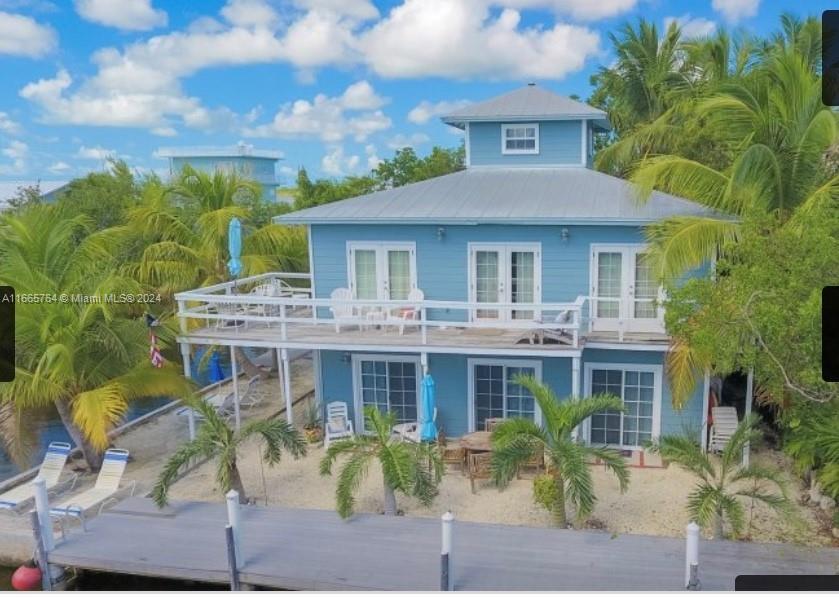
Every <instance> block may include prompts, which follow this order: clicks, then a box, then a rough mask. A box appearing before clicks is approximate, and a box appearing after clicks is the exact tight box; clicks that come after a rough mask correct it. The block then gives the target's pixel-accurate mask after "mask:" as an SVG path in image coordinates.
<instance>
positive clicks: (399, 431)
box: [391, 407, 437, 443]
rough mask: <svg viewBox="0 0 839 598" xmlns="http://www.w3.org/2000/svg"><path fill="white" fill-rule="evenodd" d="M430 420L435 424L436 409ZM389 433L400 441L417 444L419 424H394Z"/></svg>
mask: <svg viewBox="0 0 839 598" xmlns="http://www.w3.org/2000/svg"><path fill="white" fill-rule="evenodd" d="M431 419H432V420H433V421H434V423H435V424H436V423H437V407H435V408H434V413H433V414H432V416H431ZM391 432H393V434H394V435H395V436H398V437H399V438H400V439H401V440H407V441H408V442H417V443H418V442H419V441H420V436H419V422H407V423H404V424H396V425H395V426H393V428H392V430H391Z"/></svg>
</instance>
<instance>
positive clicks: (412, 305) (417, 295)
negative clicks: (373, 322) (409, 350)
mask: <svg viewBox="0 0 839 598" xmlns="http://www.w3.org/2000/svg"><path fill="white" fill-rule="evenodd" d="M424 300H425V293H423V292H422V291H421V290H420V289H411V291H410V292H409V293H408V298H407V300H406V302H405V303H406V304H405V305H404V306H400V307H396V308H394V309H393V310H391V312H390V314H388V320H389V322H388V323H389V324H395V325H398V326H399V334H400V336H401V335H403V334H405V326H406V325H410V323H411V322H416V321H418V320H419V319H420V315H421V314H422V307H421V305H420V304H421V303H422V302H423V301H424Z"/></svg>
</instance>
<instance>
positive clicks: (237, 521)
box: [224, 490, 242, 567]
mask: <svg viewBox="0 0 839 598" xmlns="http://www.w3.org/2000/svg"><path fill="white" fill-rule="evenodd" d="M224 498H226V499H227V523H229V524H230V527H231V528H233V546H234V548H235V549H236V566H237V567H241V566H242V535H241V534H242V521H241V517H240V515H239V493H238V492H236V491H235V490H231V491H230V492H228V493H227V494H225V495H224Z"/></svg>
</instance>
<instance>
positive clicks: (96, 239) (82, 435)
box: [0, 206, 191, 469]
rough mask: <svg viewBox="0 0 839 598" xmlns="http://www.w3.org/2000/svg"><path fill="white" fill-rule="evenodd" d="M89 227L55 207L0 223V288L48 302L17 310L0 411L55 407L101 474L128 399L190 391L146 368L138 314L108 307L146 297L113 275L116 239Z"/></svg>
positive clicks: (126, 307)
mask: <svg viewBox="0 0 839 598" xmlns="http://www.w3.org/2000/svg"><path fill="white" fill-rule="evenodd" d="M92 227H93V223H92V221H91V220H90V219H88V218H87V217H84V216H76V217H73V218H68V217H67V216H66V214H63V213H62V212H61V211H60V210H58V209H57V208H56V207H55V206H35V207H32V208H30V209H27V210H24V211H21V212H18V213H16V214H6V215H4V216H3V217H2V218H0V285H11V286H14V287H15V291H16V293H17V294H18V295H19V296H21V298H23V297H25V296H30V297H38V296H40V297H43V298H44V299H43V301H41V302H37V303H32V302H24V301H22V300H21V301H18V303H17V305H16V311H15V348H16V355H15V379H14V381H12V382H5V383H0V403H3V404H6V405H11V406H12V407H13V409H14V411H16V412H18V413H20V412H24V413H25V412H27V411H30V410H33V409H39V408H44V407H47V406H50V405H54V406H55V408H56V410H57V411H58V415H59V416H60V418H61V421H62V423H63V424H64V427H65V428H66V429H67V432H68V433H69V435H70V437H71V438H72V440H73V442H75V443H76V445H78V446H79V447H81V449H82V452H83V454H84V457H85V459H86V461H87V463H88V465H89V466H90V467H91V468H93V469H97V468H98V467H99V465H100V463H101V456H102V452H103V450H104V449H105V448H107V446H108V444H109V439H108V432H109V431H110V430H111V429H112V428H113V427H114V426H115V425H117V424H118V423H119V422H120V421H121V420H122V418H123V416H124V415H125V412H126V409H127V408H128V404H129V402H130V401H132V400H134V399H137V398H140V397H147V396H181V395H183V394H185V393H188V392H190V390H191V387H190V383H189V381H187V380H185V379H184V378H183V377H182V376H181V375H180V372H179V370H178V368H176V367H174V366H172V365H171V364H168V363H167V364H166V365H165V366H164V367H162V368H155V367H153V366H152V365H151V363H150V361H149V358H148V350H149V339H148V329H147V327H146V324H145V320H144V318H143V313H142V309H143V308H142V306H137V305H131V304H119V303H109V302H106V301H105V300H104V297H106V296H107V295H109V294H120V293H134V294H139V293H140V292H142V291H143V290H144V289H143V288H142V287H141V286H140V284H139V283H137V282H136V281H134V280H132V279H130V278H127V277H124V276H121V275H120V274H118V273H117V270H116V266H117V265H116V263H115V260H114V259H113V257H112V253H113V252H114V251H115V250H116V249H117V247H118V241H119V238H120V235H119V234H118V233H115V232H114V231H113V229H106V230H104V231H99V232H96V233H92V234H91V233H90V230H91V229H92ZM85 298H91V299H88V300H87V301H86V300H85ZM97 299H98V300H97Z"/></svg>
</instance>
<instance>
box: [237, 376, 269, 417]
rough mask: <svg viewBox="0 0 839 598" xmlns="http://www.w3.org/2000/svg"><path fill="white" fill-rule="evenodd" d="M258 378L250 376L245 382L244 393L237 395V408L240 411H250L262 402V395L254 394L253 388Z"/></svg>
mask: <svg viewBox="0 0 839 598" xmlns="http://www.w3.org/2000/svg"><path fill="white" fill-rule="evenodd" d="M259 379H260V376H252V377H251V378H249V379H248V381H247V382H245V391H244V392H243V393H241V394H240V395H239V407H241V408H242V409H251V408H253V407H256V406H257V405H259V404H260V403H261V402H262V399H263V398H264V397H263V395H261V394H259V393H256V392H254V386H255V385H256V383H257V381H258V380H259Z"/></svg>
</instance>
